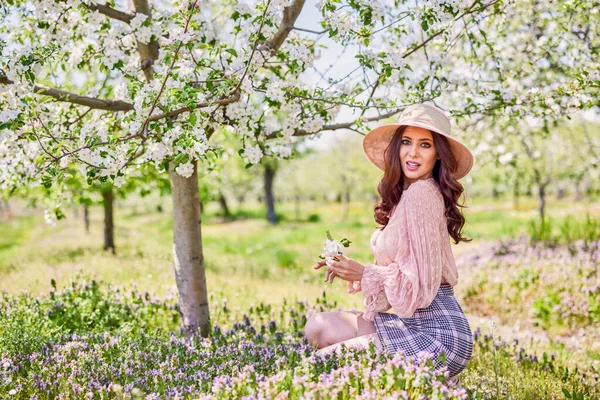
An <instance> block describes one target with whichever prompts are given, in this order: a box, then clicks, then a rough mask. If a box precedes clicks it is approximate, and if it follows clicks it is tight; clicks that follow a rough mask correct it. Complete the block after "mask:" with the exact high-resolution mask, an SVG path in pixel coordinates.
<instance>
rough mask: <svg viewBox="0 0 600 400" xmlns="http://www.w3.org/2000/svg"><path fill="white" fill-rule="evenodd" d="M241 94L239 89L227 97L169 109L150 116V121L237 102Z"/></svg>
mask: <svg viewBox="0 0 600 400" xmlns="http://www.w3.org/2000/svg"><path fill="white" fill-rule="evenodd" d="M240 96H241V93H240V92H239V91H238V92H236V93H234V94H233V96H231V97H227V98H225V99H221V100H217V101H213V102H207V103H198V104H195V105H193V106H187V107H182V108H179V109H177V110H173V111H169V112H167V113H164V114H159V115H154V116H152V117H150V118H148V121H158V120H160V119H163V118H175V117H177V116H178V115H179V114H183V113H184V112H188V111H192V110H196V109H198V108H205V107H210V106H215V105H221V106H222V105H227V104H230V103H235V102H236V101H238V100H239V99H240Z"/></svg>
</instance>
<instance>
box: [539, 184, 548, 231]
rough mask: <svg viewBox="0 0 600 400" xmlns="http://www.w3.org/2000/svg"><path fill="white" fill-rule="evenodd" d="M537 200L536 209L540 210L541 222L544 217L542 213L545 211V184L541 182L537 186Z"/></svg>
mask: <svg viewBox="0 0 600 400" xmlns="http://www.w3.org/2000/svg"><path fill="white" fill-rule="evenodd" d="M538 201H539V207H538V210H539V212H540V219H541V220H542V222H543V221H544V218H545V215H544V213H545V211H546V185H545V184H543V183H542V184H539V186H538Z"/></svg>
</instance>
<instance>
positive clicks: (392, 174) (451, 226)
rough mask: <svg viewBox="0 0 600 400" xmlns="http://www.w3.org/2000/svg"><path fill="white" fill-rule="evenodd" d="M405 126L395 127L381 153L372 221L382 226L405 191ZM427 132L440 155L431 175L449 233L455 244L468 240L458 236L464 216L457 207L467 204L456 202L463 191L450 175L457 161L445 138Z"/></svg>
mask: <svg viewBox="0 0 600 400" xmlns="http://www.w3.org/2000/svg"><path fill="white" fill-rule="evenodd" d="M405 129H406V125H403V126H401V127H399V128H398V129H397V130H396V132H395V133H394V136H393V137H392V140H391V142H390V144H389V146H388V147H387V148H386V150H385V154H384V158H385V172H384V174H383V178H381V181H380V182H379V185H378V186H377V191H378V192H379V195H380V196H381V201H380V202H379V203H378V204H377V205H376V206H375V221H376V222H377V223H378V224H380V225H382V226H381V227H380V228H381V229H384V228H385V227H386V226H387V224H388V222H389V217H390V212H391V211H392V209H393V208H394V206H395V205H396V204H398V202H399V201H400V198H401V197H402V192H403V191H404V190H403V187H404V181H405V179H406V176H405V175H404V173H403V172H402V167H401V162H400V146H401V145H402V136H403V135H404V131H405ZM430 132H431V136H432V138H433V143H434V145H435V149H436V151H437V154H438V157H439V158H440V159H439V160H436V162H435V165H434V166H433V171H432V176H433V179H434V180H435V181H436V182H437V183H438V185H439V187H440V191H441V193H442V196H443V197H444V205H445V208H446V210H445V212H444V214H445V216H446V221H447V226H448V233H449V234H450V236H451V237H452V238H453V239H454V243H456V244H457V243H459V242H461V241H462V242H470V241H471V240H473V239H467V238H465V237H463V236H462V235H461V231H462V228H463V226H464V224H465V217H464V216H463V214H462V212H461V210H460V209H459V207H461V208H465V207H466V206H465V205H464V203H463V204H458V199H459V197H460V196H461V194H463V192H464V189H463V186H462V185H461V184H460V183H459V182H458V181H457V180H456V179H455V178H454V175H452V171H456V168H457V166H458V163H457V161H456V159H455V158H454V154H453V153H452V150H451V148H450V143H449V142H448V139H447V138H446V137H444V136H443V135H440V134H438V133H436V132H433V131H430ZM390 155H391V156H390Z"/></svg>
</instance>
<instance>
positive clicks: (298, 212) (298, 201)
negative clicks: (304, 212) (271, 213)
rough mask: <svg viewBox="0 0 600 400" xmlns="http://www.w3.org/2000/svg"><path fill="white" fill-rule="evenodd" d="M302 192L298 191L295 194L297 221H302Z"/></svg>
mask: <svg viewBox="0 0 600 400" xmlns="http://www.w3.org/2000/svg"><path fill="white" fill-rule="evenodd" d="M300 199H301V198H300V193H298V192H296V193H295V195H294V203H295V206H296V207H295V208H296V221H300Z"/></svg>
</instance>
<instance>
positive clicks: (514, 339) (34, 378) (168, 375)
mask: <svg viewBox="0 0 600 400" xmlns="http://www.w3.org/2000/svg"><path fill="white" fill-rule="evenodd" d="M560 208H561V209H564V207H562V206H560ZM317 210H318V212H319V213H320V215H321V219H320V220H318V221H313V222H303V221H289V222H287V221H284V222H283V223H282V224H280V225H279V226H278V227H268V226H265V224H264V223H263V222H262V221H261V220H260V218H259V217H256V218H249V219H246V220H240V221H235V222H230V223H227V224H223V223H220V222H218V221H213V220H211V215H212V214H210V213H209V214H208V215H209V217H208V218H206V219H205V224H204V226H203V234H205V236H204V238H203V244H204V246H205V248H204V250H205V255H206V262H207V264H206V265H207V281H208V285H209V288H210V303H211V304H210V307H211V317H212V323H213V329H212V331H211V335H210V337H209V338H207V339H203V338H199V337H196V338H191V339H190V340H186V339H185V338H184V337H183V336H181V335H180V334H179V325H180V317H179V313H178V311H177V310H178V307H177V303H176V295H175V294H176V293H175V291H174V286H173V277H172V273H173V272H172V265H171V262H172V256H171V251H172V249H171V244H170V243H171V238H170V237H169V232H170V228H169V227H170V220H169V218H168V217H166V216H165V215H164V214H156V213H147V214H145V213H130V212H129V210H127V209H120V210H119V212H120V214H119V216H118V217H119V218H118V221H119V227H118V230H117V232H118V236H117V242H118V244H119V247H118V251H117V255H112V254H109V253H105V252H102V251H101V249H99V248H98V247H99V244H98V238H99V237H101V234H102V225H101V214H100V213H95V214H92V232H91V233H90V234H89V235H82V234H81V226H79V225H78V224H77V222H78V221H73V220H72V219H68V220H67V221H63V222H61V223H60V224H59V225H57V226H55V227H48V226H46V225H44V224H43V223H42V224H40V225H38V224H37V223H34V221H33V219H32V218H24V219H22V218H14V219H13V220H11V221H9V222H8V224H5V225H0V241H4V242H5V243H0V244H1V246H0V290H4V292H0V293H2V294H1V295H0V399H4V398H8V399H30V398H37V399H54V398H59V399H60V398H62V399H80V398H92V399H108V398H110V399H113V398H115V399H119V398H139V399H142V398H144V399H159V398H160V399H170V398H186V399H187V398H190V399H191V398H194V399H196V398H216V399H219V398H220V399H230V398H246V399H254V398H257V399H258V398H281V399H283V398H290V399H299V398H324V399H354V398H407V399H422V398H432V399H434V398H460V399H500V398H507V399H508V398H510V399H597V398H600V387H599V384H598V372H599V371H600V365H599V360H600V355H599V353H598V351H599V350H598V348H597V346H598V342H599V341H598V339H597V338H598V336H597V333H594V332H597V328H598V319H597V318H598V308H597V304H598V303H597V300H598V297H597V296H598V291H597V290H598V286H597V285H598V273H597V271H598V242H597V240H596V241H590V240H588V241H587V242H577V240H576V238H571V239H570V240H569V241H568V243H563V244H560V245H559V244H557V243H556V242H554V241H542V242H541V243H539V244H535V243H531V242H530V241H529V240H527V239H526V238H522V239H521V240H510V241H509V240H506V239H503V240H499V239H500V237H499V233H500V226H499V225H498V224H497V219H498V216H497V215H496V214H490V213H489V211H488V210H487V209H483V210H482V211H481V212H478V211H471V212H472V213H473V214H472V215H471V216H470V221H471V225H470V230H471V233H472V236H473V237H475V238H476V240H475V241H474V242H472V243H470V244H468V245H462V244H461V246H458V247H457V248H454V249H453V250H454V251H455V255H457V262H458V263H459V271H460V282H459V285H457V287H456V295H457V298H459V302H460V304H461V305H462V306H463V309H464V310H465V312H466V313H467V317H468V318H469V320H470V321H472V324H471V327H472V329H473V330H474V339H475V346H474V349H473V357H472V359H471V362H470V363H469V365H468V367H467V368H466V369H465V370H464V371H463V372H462V373H461V374H460V375H459V377H458V378H459V379H458V380H449V379H448V376H447V374H446V373H445V372H444V371H443V370H441V371H438V372H434V371H432V368H431V367H432V362H431V360H428V359H427V356H426V355H422V357H420V358H418V359H416V360H414V359H405V358H404V357H403V356H402V355H401V354H399V355H397V356H396V357H392V356H390V355H386V354H377V353H376V352H375V349H373V348H370V349H364V350H352V351H344V352H341V353H339V354H334V355H331V356H323V357H317V356H316V355H315V351H314V349H313V348H312V347H311V346H310V345H309V344H308V343H307V342H306V340H305V338H304V336H303V332H302V328H303V326H304V323H305V322H306V320H307V318H308V317H309V316H310V315H311V313H313V312H315V311H326V310H336V309H351V308H358V307H360V303H361V298H360V296H358V295H354V296H348V295H346V293H345V292H346V290H345V285H343V284H342V283H339V282H337V281H336V282H335V283H334V284H333V285H330V284H324V283H323V276H321V275H320V274H315V271H314V270H313V269H312V266H313V265H314V262H315V259H316V255H317V254H318V251H315V249H316V250H320V249H321V248H322V245H323V242H324V239H325V236H324V232H325V231H326V230H327V229H329V227H331V226H336V230H335V234H336V235H339V236H340V237H343V236H347V237H352V239H353V247H351V250H352V254H351V256H352V257H354V258H356V259H357V260H369V257H370V251H369V249H368V237H369V236H370V234H371V233H372V220H371V219H372V217H371V216H370V215H368V213H366V212H364V210H368V207H365V205H363V204H356V205H353V212H354V213H355V214H356V215H355V217H354V218H352V219H351V220H348V221H345V222H341V223H340V222H339V220H338V217H337V209H335V208H331V209H328V208H325V207H322V208H315V210H314V211H315V212H317ZM96 211H97V210H96ZM504 220H505V221H508V222H506V223H509V224H512V226H514V227H518V228H519V230H521V231H522V229H521V228H525V227H524V225H523V224H521V222H520V221H526V219H525V218H524V217H523V215H521V214H515V215H512V214H510V213H506V217H505V218H504ZM525 223H526V222H525ZM494 224H496V225H494ZM517 224H521V225H517ZM511 229H512V228H511ZM515 229H516V228H515ZM481 238H485V239H484V240H489V239H490V238H493V239H495V240H494V241H493V242H484V240H482V239H481ZM544 243H545V244H544ZM549 244H552V246H554V247H548V245H549ZM274 248H275V249H277V251H272V249H274ZM78 271H85V275H78ZM232 273H233V274H235V276H236V278H237V279H231V276H232ZM52 278H54V280H52ZM107 282H110V284H109V283H107ZM138 288H143V290H142V289H138ZM24 290H28V291H24ZM594 296H595V297H594ZM556 298H557V299H558V301H556ZM479 317H481V318H489V319H493V320H496V321H498V326H497V329H494V328H493V326H492V329H490V324H489V323H488V322H485V323H478V322H479V321H480V320H479V319H478V318H479ZM489 319H488V320H487V321H489ZM482 321H483V320H482ZM504 324H505V325H504ZM507 326H516V330H517V331H518V332H516V333H518V335H515V336H513V335H512V334H507V333H506V331H503V329H504V328H506V327H507ZM530 331H531V332H533V333H532V335H531V336H535V337H543V338H545V339H546V341H545V342H544V341H542V342H541V344H539V343H537V342H534V341H533V340H529V337H527V336H524V335H523V332H530ZM510 333H512V332H510Z"/></svg>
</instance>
